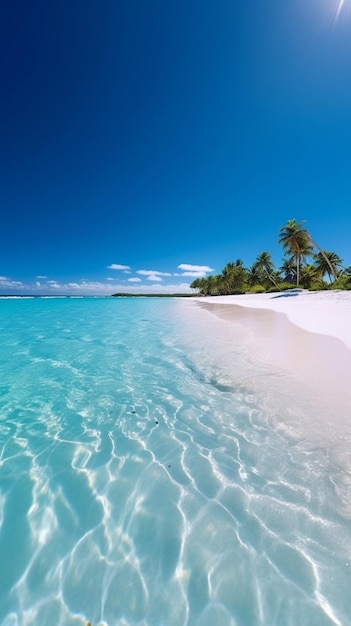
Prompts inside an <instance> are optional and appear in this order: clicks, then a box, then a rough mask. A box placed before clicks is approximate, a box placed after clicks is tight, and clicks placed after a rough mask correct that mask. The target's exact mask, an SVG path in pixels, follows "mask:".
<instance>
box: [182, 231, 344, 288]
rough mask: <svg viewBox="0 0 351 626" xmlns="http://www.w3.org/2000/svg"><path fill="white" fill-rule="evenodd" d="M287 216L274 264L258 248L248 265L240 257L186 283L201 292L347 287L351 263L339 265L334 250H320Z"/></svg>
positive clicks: (280, 232)
mask: <svg viewBox="0 0 351 626" xmlns="http://www.w3.org/2000/svg"><path fill="white" fill-rule="evenodd" d="M304 224H305V222H304V221H302V222H296V220H289V221H288V222H287V224H286V225H285V226H283V227H282V228H281V229H280V231H279V240H278V243H279V244H281V246H282V248H283V251H284V253H285V254H284V257H283V262H282V265H281V267H279V268H277V267H275V265H274V263H273V261H272V256H271V254H270V253H269V252H266V251H264V252H261V253H260V254H259V255H258V256H257V258H256V260H255V261H254V263H253V264H252V265H251V267H248V268H247V267H245V266H244V263H243V261H241V259H237V260H236V261H234V262H231V263H227V265H226V266H225V267H224V268H223V270H222V273H221V274H217V275H211V276H207V277H204V278H196V279H195V280H194V281H193V282H192V283H191V285H190V287H191V288H192V289H196V290H197V291H198V292H199V293H200V294H201V295H204V296H211V295H212V296H214V295H232V294H239V293H264V292H272V291H284V290H286V289H292V288H294V287H295V288H296V287H301V288H304V289H310V290H321V289H351V266H349V267H346V268H345V267H343V261H342V259H341V258H340V257H339V256H338V255H337V254H336V252H330V251H328V250H322V249H321V248H320V247H319V246H318V244H317V243H316V242H315V241H314V240H313V239H312V237H311V235H310V233H309V231H308V230H307V229H306V228H305V226H304Z"/></svg>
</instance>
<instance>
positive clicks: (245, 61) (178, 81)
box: [0, 0, 351, 294]
mask: <svg viewBox="0 0 351 626" xmlns="http://www.w3.org/2000/svg"><path fill="white" fill-rule="evenodd" d="M2 7H3V9H2V17H1V20H0V21H1V33H0V35H1V36H0V47H1V59H2V69H1V99H0V100H1V104H0V107H1V109H0V113H1V127H0V133H1V136H0V141H1V146H0V147H1V150H0V158H1V174H0V175H1V179H0V202H1V226H2V236H1V245H0V274H1V278H0V293H77V294H93V293H94V294H99V293H101V294H109V293H113V292H114V291H127V290H132V291H156V290H163V291H167V290H170V291H186V290H187V287H186V285H188V284H189V283H190V282H191V281H192V280H193V279H194V277H195V276H196V275H199V274H203V273H206V275H208V273H209V272H210V271H211V270H213V271H214V272H216V273H219V272H220V271H221V269H222V268H223V266H224V265H225V264H226V263H228V262H229V261H234V260H235V259H237V258H241V259H242V260H243V261H244V263H245V264H246V265H251V263H252V262H253V261H254V260H255V258H256V256H257V255H258V254H259V253H260V252H262V251H263V250H268V251H269V252H271V254H272V256H273V260H274V261H275V263H276V264H277V265H278V266H279V265H280V264H281V259H282V250H281V248H280V247H279V246H278V245H277V240H278V235H279V228H280V227H281V226H283V225H284V224H285V223H286V222H287V220H288V219H291V218H295V219H296V220H298V221H300V220H306V221H307V223H306V226H307V228H308V229H309V230H310V232H311V234H312V236H313V238H314V239H315V240H316V241H317V242H318V244H319V245H320V246H321V247H322V248H324V249H327V250H332V251H334V252H337V253H338V254H339V256H341V257H342V258H343V259H344V262H345V265H349V264H351V246H350V232H351V158H350V157H351V0H344V1H341V2H339V0H284V1H282V0H211V1H210V0H177V1H174V0H167V1H165V0H100V1H98V0H60V2H51V1H48V0H33V1H31V2H28V0H4V2H3V3H2ZM196 266H199V267H196Z"/></svg>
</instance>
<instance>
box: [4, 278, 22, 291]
mask: <svg viewBox="0 0 351 626" xmlns="http://www.w3.org/2000/svg"><path fill="white" fill-rule="evenodd" d="M4 287H6V288H8V287H10V288H11V289H25V288H26V286H25V285H24V283H22V282H21V281H20V280H12V279H11V278H7V276H0V289H1V288H4Z"/></svg>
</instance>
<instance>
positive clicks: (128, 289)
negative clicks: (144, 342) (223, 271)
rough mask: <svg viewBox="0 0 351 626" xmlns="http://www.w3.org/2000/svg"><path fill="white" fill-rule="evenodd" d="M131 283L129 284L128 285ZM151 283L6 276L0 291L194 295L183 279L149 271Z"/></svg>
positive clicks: (148, 278)
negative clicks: (25, 279)
mask: <svg viewBox="0 0 351 626" xmlns="http://www.w3.org/2000/svg"><path fill="white" fill-rule="evenodd" d="M129 282H130V284H129ZM146 282H147V283H148V284H145V283H143V282H142V279H141V278H136V277H135V278H134V279H133V280H130V279H129V281H127V282H124V281H123V282H122V281H118V282H117V281H116V282H114V283H111V282H109V281H108V280H106V281H105V282H98V281H90V280H88V279H79V280H78V281H77V282H73V281H72V282H67V283H66V282H60V281H59V280H53V279H52V280H48V281H46V282H42V281H34V280H33V282H30V283H23V282H21V281H19V280H12V279H10V278H7V277H6V276H3V277H0V290H1V292H2V293H4V292H5V293H13V294H18V295H25V294H28V293H30V294H32V293H35V294H38V295H40V294H43V295H53V296H65V295H72V296H74V295H80V296H111V295H112V294H113V293H125V294H128V293H136V294H138V293H139V294H148V293H152V294H169V293H185V294H192V293H193V291H192V290H191V289H190V285H189V284H188V283H184V282H178V283H173V284H170V285H167V284H164V283H163V282H162V278H160V277H159V276H158V275H156V274H155V275H153V274H148V275H147V281H146Z"/></svg>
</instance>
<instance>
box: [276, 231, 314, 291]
mask: <svg viewBox="0 0 351 626" xmlns="http://www.w3.org/2000/svg"><path fill="white" fill-rule="evenodd" d="M303 224H304V222H298V223H297V222H296V220H289V221H288V222H287V224H286V225H285V226H283V227H282V228H281V229H280V233H279V235H280V236H279V243H281V244H282V246H283V249H284V250H286V251H287V252H288V253H289V254H291V255H292V256H294V257H295V261H296V285H297V286H299V283H300V263H301V258H304V257H306V256H308V255H309V254H311V252H312V246H311V237H310V234H309V232H308V231H307V230H306V228H304V227H303Z"/></svg>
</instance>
